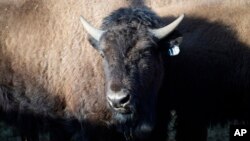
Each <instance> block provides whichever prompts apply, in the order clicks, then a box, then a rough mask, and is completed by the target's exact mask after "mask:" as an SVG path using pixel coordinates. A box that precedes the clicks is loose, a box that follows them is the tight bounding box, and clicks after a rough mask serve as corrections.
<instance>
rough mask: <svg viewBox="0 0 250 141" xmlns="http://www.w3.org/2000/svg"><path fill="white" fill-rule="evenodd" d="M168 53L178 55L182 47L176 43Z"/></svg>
mask: <svg viewBox="0 0 250 141" xmlns="http://www.w3.org/2000/svg"><path fill="white" fill-rule="evenodd" d="M168 53H169V55H170V56H176V55H178V54H179V53H180V48H179V46H177V45H174V47H172V48H170V49H169V50H168Z"/></svg>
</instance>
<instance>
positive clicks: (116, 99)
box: [108, 94, 130, 108]
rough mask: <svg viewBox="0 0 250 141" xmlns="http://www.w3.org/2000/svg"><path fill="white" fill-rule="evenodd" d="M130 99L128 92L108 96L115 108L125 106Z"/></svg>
mask: <svg viewBox="0 0 250 141" xmlns="http://www.w3.org/2000/svg"><path fill="white" fill-rule="evenodd" d="M129 100H130V96H129V95H128V94H126V95H122V96H119V95H115V94H114V95H109V96H108V101H109V104H110V105H111V106H112V107H113V108H124V107H125V106H126V105H127V104H128V103H129Z"/></svg>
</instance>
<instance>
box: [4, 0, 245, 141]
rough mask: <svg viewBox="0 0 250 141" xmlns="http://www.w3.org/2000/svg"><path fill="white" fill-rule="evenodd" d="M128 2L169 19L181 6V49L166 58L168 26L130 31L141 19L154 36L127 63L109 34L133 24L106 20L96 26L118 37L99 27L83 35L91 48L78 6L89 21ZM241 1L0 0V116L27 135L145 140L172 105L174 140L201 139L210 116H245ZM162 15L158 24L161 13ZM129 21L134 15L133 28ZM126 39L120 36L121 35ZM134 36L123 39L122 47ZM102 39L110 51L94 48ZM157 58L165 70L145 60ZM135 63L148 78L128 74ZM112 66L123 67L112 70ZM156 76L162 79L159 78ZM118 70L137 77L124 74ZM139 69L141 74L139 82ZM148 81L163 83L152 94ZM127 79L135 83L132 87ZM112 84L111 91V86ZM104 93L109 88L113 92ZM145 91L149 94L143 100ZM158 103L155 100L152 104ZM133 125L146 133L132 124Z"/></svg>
mask: <svg viewBox="0 0 250 141" xmlns="http://www.w3.org/2000/svg"><path fill="white" fill-rule="evenodd" d="M107 3H108V5H107ZM131 4H132V5H134V6H135V5H139V6H140V5H141V4H144V5H147V6H149V7H151V8H152V9H153V10H155V11H156V12H157V13H158V14H159V15H160V16H162V17H166V18H165V20H166V23H170V22H172V21H173V20H174V18H171V17H172V16H173V15H175V17H176V16H177V15H179V14H180V13H186V15H187V16H186V17H185V19H184V21H183V23H181V24H180V26H179V27H178V31H180V33H181V34H183V42H182V44H181V46H180V48H181V53H180V55H179V56H176V57H169V55H168V52H167V51H168V49H166V48H168V47H169V46H171V45H175V44H174V43H175V42H171V40H173V39H176V37H179V34H178V32H173V34H171V35H170V36H167V37H166V38H165V39H164V40H162V41H160V42H158V41H159V40H158V39H157V38H154V37H153V36H152V35H155V34H149V33H150V32H149V31H148V30H145V27H144V26H142V27H140V26H139V27H137V26H136V28H135V26H134V28H135V29H133V30H132V29H131V30H132V31H135V32H136V33H137V30H138V29H141V28H142V29H143V30H142V31H141V30H140V31H138V32H140V33H141V34H140V35H144V37H145V36H146V37H152V38H146V39H147V40H145V41H144V42H143V44H140V45H141V46H142V52H141V53H139V52H138V53H135V54H137V55H135V57H131V59H132V60H133V59H134V60H135V62H133V63H130V65H129V66H126V65H124V64H126V63H128V62H129V61H131V60H129V61H127V62H126V60H128V58H126V57H127V55H126V54H123V49H121V50H119V49H117V48H118V47H120V46H122V47H123V48H125V47H126V46H125V45H127V44H126V42H122V43H120V44H119V45H117V43H119V42H116V44H114V41H115V40H117V38H116V37H122V36H123V35H124V36H125V35H127V36H125V37H126V39H128V40H129V41H133V39H134V36H132V35H134V32H122V31H123V29H119V28H115V29H112V28H114V27H115V26H116V24H114V23H112V22H110V23H109V22H106V23H105V22H104V24H103V26H102V28H103V30H104V31H105V29H109V30H111V31H113V30H115V31H119V30H120V31H119V33H121V34H120V36H117V34H114V33H112V32H106V33H105V34H109V36H108V35H103V37H101V36H99V37H101V38H103V39H102V41H101V40H100V42H99V41H98V40H97V39H93V38H92V39H90V40H91V43H92V44H93V46H94V47H95V49H94V48H93V47H91V46H89V43H88V42H87V41H86V38H85V37H86V34H83V31H84V30H82V25H80V22H79V17H80V15H81V14H82V15H84V17H85V18H86V19H87V20H88V21H91V23H97V24H100V23H101V19H102V18H103V17H104V16H107V15H109V13H110V12H112V11H113V10H115V9H118V8H120V7H126V6H129V5H131ZM248 7H249V2H247V1H243V0H240V1H237V2H232V1H230V0H228V1H208V2H207V1H205V0H204V1H199V2H198V1H192V2H185V1H184V2H183V1H179V2H172V1H169V2H167V1H160V0H156V1H145V2H143V1H132V2H130V1H112V0H108V1H102V2H99V1H98V3H97V2H96V1H74V2H71V1H63V2H62V1H60V2H58V1H56V0H54V1H53V0H50V1H38V0H22V1H1V2H0V68H1V69H0V103H1V104H0V105H1V106H0V107H1V118H2V119H4V120H5V121H6V120H7V121H8V122H12V123H14V124H15V125H17V126H19V127H20V129H21V133H22V134H23V136H24V137H25V136H26V137H25V138H28V140H38V137H37V134H38V133H37V132H38V131H40V130H49V132H50V136H51V140H70V139H71V140H133V139H138V138H137V137H139V138H141V137H147V139H145V140H155V139H158V140H166V137H167V134H166V132H167V124H168V122H169V120H170V117H169V111H171V110H176V112H177V115H178V119H177V127H176V128H177V137H176V139H177V140H187V141H189V140H194V141H196V140H197V141H198V140H199V141H200V140H206V130H207V125H209V124H210V123H216V122H217V123H224V122H226V121H228V120H243V121H246V122H249V119H250V117H249V108H250V105H249V92H250V89H249V79H250V78H249V74H248V73H249V71H248V70H249V66H250V64H249V61H248V60H249V59H248V58H249V45H250V41H249V39H248V37H249V33H250V32H249V22H250V21H249V20H250V13H249V12H248V11H249V10H248ZM139 15H140V14H139ZM239 15H240V16H239ZM118 17H119V16H118ZM115 19H117V18H115ZM118 19H119V18H118ZM156 19H157V18H156ZM147 20H149V21H151V20H150V19H147ZM147 20H146V21H147ZM93 21H95V22H93ZM106 21H109V20H106ZM111 21H112V20H111ZM156 21H157V20H156ZM121 23H123V22H121ZM135 23H136V22H135ZM151 24H152V22H151ZM160 24H161V25H160V26H164V25H165V24H164V25H163V23H162V22H160ZM110 25H111V26H110ZM132 25H133V22H132V23H131V27H133V26H132ZM135 25H136V24H135ZM142 25H144V24H142ZM149 25H150V24H149ZM92 26H93V25H92ZM151 26H152V27H154V28H158V26H159V25H158V26H154V24H153V25H150V26H149V27H151ZM93 27H98V26H93ZM98 30H101V29H98ZM129 31H130V30H129ZM146 31H147V32H146ZM111 33H112V34H113V37H114V38H112V39H110V40H109V39H108V38H107V37H110V36H112V34H111ZM110 34H111V35H110ZM99 35H100V34H99ZM118 35H119V34H118ZM149 35H150V36H149ZM129 37H131V38H129ZM138 39H141V38H138ZM177 39H179V38H177ZM106 40H109V41H112V42H106ZM123 40H124V38H122V39H121V40H118V41H123ZM125 41H126V40H125ZM140 41H141V40H140ZM147 41H150V42H151V41H152V42H155V43H156V44H153V45H152V44H151V43H150V46H155V45H158V46H160V47H165V49H164V48H161V49H160V47H159V48H155V49H156V50H154V51H152V50H151V49H152V48H151V49H149V50H144V48H143V47H146V46H144V45H145V42H147ZM177 41H179V40H177ZM108 43H112V44H108ZM177 43H178V42H177ZM133 45H134V44H133ZM133 45H131V44H128V46H127V47H130V46H133ZM140 45H138V46H136V47H135V48H137V47H140ZM146 45H148V44H146ZM104 46H105V47H112V48H111V49H108V50H109V51H107V52H113V53H111V54H112V55H111V56H110V55H107V54H105V53H104V52H105V51H104V52H103V50H100V47H104ZM133 47H134V46H133ZM96 49H97V51H96ZM102 49H103V48H102ZM135 51H136V50H132V52H135ZM117 52H119V53H117ZM143 52H144V53H143ZM152 52H154V53H153V54H152ZM157 53H159V54H161V55H159V54H157ZM156 54H157V55H156ZM154 55H156V56H154ZM101 56H103V57H104V59H102V57H101ZM138 56H140V57H139V58H144V59H145V58H147V59H146V60H144V59H142V62H143V63H141V64H142V65H137V64H140V63H139V62H140V61H138V60H140V59H138V60H136V57H138ZM157 57H160V58H162V60H161V61H159V62H160V64H157V63H155V62H157V61H155V60H157V59H156V58H157ZM152 58H153V60H154V61H153V62H154V63H153V64H151V63H147V60H150V59H152ZM102 60H106V62H110V61H111V62H113V63H112V64H111V65H110V64H108V65H107V64H106V65H104V66H106V67H105V72H103V65H102ZM150 62H152V61H150ZM104 63H105V62H104ZM143 64H146V65H143ZM148 64H150V65H149V66H151V68H150V67H149V66H148ZM123 65H124V66H123ZM161 65H163V66H162V67H163V69H160V68H161V67H158V69H155V67H152V66H161ZM138 66H139V67H138ZM130 67H132V69H130ZM138 68H144V69H145V70H146V72H147V73H146V74H145V75H144V76H145V78H151V79H150V80H148V79H145V80H143V76H140V75H139V74H143V72H144V71H143V72H140V71H138V72H140V73H130V74H131V75H128V74H129V73H125V72H126V71H127V69H128V70H133V69H137V70H140V69H138ZM149 68H150V69H149ZM153 68H154V69H153ZM116 70H119V72H122V73H117V71H116ZM124 70H125V72H124ZM142 70H143V69H142ZM149 70H150V71H149ZM157 72H158V73H157ZM123 73H124V74H123ZM160 75H162V77H161V78H163V80H162V81H161V80H159V79H158V78H157V77H159V76H160ZM124 76H127V77H126V78H133V79H134V80H135V81H131V80H130V79H129V80H126V79H125V80H124V79H122V78H123V77H124ZM128 76H129V77H128ZM149 76H150V77H149ZM154 76H157V77H155V78H157V80H158V81H155V83H153V82H152V80H153V79H152V77H154ZM104 78H106V80H105V79H104ZM117 78H118V79H117ZM138 78H140V79H139V80H143V81H138ZM105 81H106V82H107V83H105ZM128 82H130V83H128ZM135 82H138V83H135ZM142 82H147V84H144V83H142ZM117 84H119V85H117ZM148 84H152V85H154V86H155V85H158V87H160V90H159V91H158V100H157V99H156V97H157V96H156V94H152V93H151V94H150V91H149V90H152V87H151V86H152V85H148ZM145 85H146V86H145ZM131 86H138V87H136V88H135V89H131ZM129 87H130V88H129ZM123 88H126V89H127V90H130V91H129V92H130V94H131V95H132V97H130V96H127V93H126V92H123V91H121V90H123ZM109 89H110V90H112V91H113V92H112V93H110V91H109ZM148 89H149V90H148ZM156 89H157V88H156ZM132 90H135V91H133V92H135V93H131V91H132ZM138 90H143V91H144V92H143V93H141V92H140V91H138ZM121 92H122V93H121ZM155 92H156V91H155ZM110 94H111V95H113V96H111V98H109V97H110ZM124 94H125V95H126V96H125V95H124ZM142 95H143V96H142ZM145 95H147V96H145ZM117 97H118V98H121V99H120V100H121V101H123V102H124V101H125V103H123V102H122V103H123V104H117V100H114V99H116V98H117ZM145 97H146V100H145V99H143V98H145ZM131 101H132V102H131ZM127 102H129V107H130V108H129V110H128V109H126V108H124V107H121V106H119V105H124V104H125V105H127ZM155 104H157V107H154V106H155ZM117 105H118V106H117ZM138 105H139V106H138ZM125 107H126V106H125ZM138 107H140V108H138ZM155 109H156V110H155ZM136 110H139V112H135V113H140V114H141V115H144V116H141V115H140V116H139V118H138V115H137V116H126V114H127V112H128V113H130V112H131V111H132V113H133V112H134V111H136ZM147 110H148V111H147ZM6 111H7V112H6ZM117 112H118V114H117ZM120 113H121V114H120ZM134 115H136V114H134ZM10 117H11V118H10ZM124 117H125V118H124ZM111 119H112V120H113V119H115V121H119V122H121V124H116V125H122V126H113V125H115V124H112V123H113V121H112V120H111ZM131 119H133V120H131ZM127 121H128V122H127ZM130 121H133V122H130ZM154 122H155V123H154ZM114 123H116V122H114ZM134 123H136V124H138V125H147V126H137V125H133V124H134ZM143 123H147V124H143ZM107 125H111V126H107ZM123 125H125V126H123ZM148 125H150V126H148ZM137 127H139V128H137ZM40 128H42V129H40ZM43 128H44V129H43ZM138 129H140V130H141V131H143V130H144V131H149V132H138ZM151 130H152V131H151ZM117 131H120V132H117ZM131 133H132V134H131ZM194 133H195V135H194ZM134 136H135V137H134Z"/></svg>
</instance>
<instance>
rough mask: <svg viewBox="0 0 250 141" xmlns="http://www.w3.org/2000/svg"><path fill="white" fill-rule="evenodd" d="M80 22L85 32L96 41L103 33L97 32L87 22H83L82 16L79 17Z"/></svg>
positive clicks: (97, 30)
mask: <svg viewBox="0 0 250 141" xmlns="http://www.w3.org/2000/svg"><path fill="white" fill-rule="evenodd" d="M80 20H81V22H82V25H83V26H84V28H85V30H86V31H87V32H88V33H89V34H90V35H91V36H92V37H93V38H94V39H95V40H97V41H99V40H100V38H101V36H102V35H103V33H104V32H105V31H102V30H99V29H96V28H94V27H93V26H92V25H90V24H89V23H88V22H87V20H85V19H84V18H83V17H82V16H81V17H80Z"/></svg>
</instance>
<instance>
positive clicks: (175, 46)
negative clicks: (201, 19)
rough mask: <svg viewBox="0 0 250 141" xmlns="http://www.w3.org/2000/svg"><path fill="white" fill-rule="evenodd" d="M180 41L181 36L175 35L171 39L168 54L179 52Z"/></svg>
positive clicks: (174, 54)
mask: <svg viewBox="0 0 250 141" xmlns="http://www.w3.org/2000/svg"><path fill="white" fill-rule="evenodd" d="M181 42H182V37H177V38H175V39H173V40H171V41H170V42H169V43H170V48H169V49H168V54H169V55H170V56H176V55H178V54H179V53H180V47H179V46H180V44H181Z"/></svg>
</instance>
